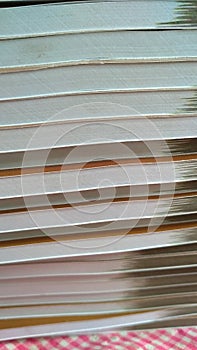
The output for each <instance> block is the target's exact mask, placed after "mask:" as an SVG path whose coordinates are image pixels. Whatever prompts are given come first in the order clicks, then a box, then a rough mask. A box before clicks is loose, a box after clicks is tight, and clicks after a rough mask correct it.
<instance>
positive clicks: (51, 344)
mask: <svg viewBox="0 0 197 350" xmlns="http://www.w3.org/2000/svg"><path fill="white" fill-rule="evenodd" d="M54 349H58V350H63V349H67V350H127V349H128V350H132V349H136V350H187V349H190V350H197V327H190V328H177V329H168V330H154V331H144V332H142V331H140V332H136V331H135V332H126V331H125V332H119V333H105V334H97V335H96V334H95V335H80V336H72V337H69V336H61V337H55V338H50V337H47V338H37V339H23V340H15V341H6V342H1V343H0V350H54Z"/></svg>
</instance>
